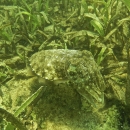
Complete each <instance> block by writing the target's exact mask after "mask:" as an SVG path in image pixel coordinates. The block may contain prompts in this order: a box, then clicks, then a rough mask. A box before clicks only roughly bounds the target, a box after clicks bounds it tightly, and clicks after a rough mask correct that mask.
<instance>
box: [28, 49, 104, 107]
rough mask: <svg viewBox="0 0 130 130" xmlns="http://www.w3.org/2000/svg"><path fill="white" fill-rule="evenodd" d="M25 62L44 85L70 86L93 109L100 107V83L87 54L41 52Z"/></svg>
mask: <svg viewBox="0 0 130 130" xmlns="http://www.w3.org/2000/svg"><path fill="white" fill-rule="evenodd" d="M29 61H30V66H31V68H32V71H33V72H35V74H36V75H37V76H38V77H40V78H42V79H43V82H44V83H45V82H46V81H50V82H53V83H54V84H55V85H58V84H66V87H67V86H72V87H73V88H74V89H76V91H77V92H78V93H79V94H80V95H81V96H82V97H83V99H85V101H87V102H88V103H89V104H91V105H92V106H94V107H95V106H96V107H99V106H100V105H99V104H103V103H104V92H103V91H104V89H105V84H104V80H103V78H102V76H101V74H100V72H99V69H98V66H97V64H96V63H95V61H94V58H93V56H92V54H91V53H90V52H88V51H85V50H84V51H79V50H65V49H54V50H43V51H40V52H37V53H35V54H33V55H32V56H31V58H30V60H29ZM97 104H98V105H97Z"/></svg>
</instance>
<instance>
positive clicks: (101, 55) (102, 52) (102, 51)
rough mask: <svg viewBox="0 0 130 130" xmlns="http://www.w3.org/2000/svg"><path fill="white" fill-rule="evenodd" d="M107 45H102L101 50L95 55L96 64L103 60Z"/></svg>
mask: <svg viewBox="0 0 130 130" xmlns="http://www.w3.org/2000/svg"><path fill="white" fill-rule="evenodd" d="M106 49H107V47H103V48H102V49H101V51H100V52H99V54H98V57H97V64H98V65H100V64H101V62H102V61H103V60H104V58H105V57H106V55H107V54H105V51H106Z"/></svg>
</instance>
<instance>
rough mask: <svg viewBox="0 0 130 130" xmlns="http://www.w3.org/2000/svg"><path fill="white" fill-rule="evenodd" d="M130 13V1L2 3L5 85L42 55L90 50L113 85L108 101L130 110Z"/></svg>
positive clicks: (1, 77) (0, 73)
mask: <svg viewBox="0 0 130 130" xmlns="http://www.w3.org/2000/svg"><path fill="white" fill-rule="evenodd" d="M129 11H130V4H129V2H128V0H122V1H120V0H95V1H91V0H59V1H57V0H53V1H50V0H36V1H35V0H21V1H17V0H1V1H0V86H3V85H4V84H6V83H7V82H8V81H10V80H11V79H13V78H14V77H15V76H16V75H18V72H17V71H18V70H20V69H24V68H25V67H26V65H27V64H28V63H27V60H28V57H30V56H31V55H32V54H33V53H35V52H37V51H40V50H45V49H61V48H62V49H76V50H89V51H91V53H92V54H93V56H94V58H95V61H96V62H97V64H98V66H99V69H100V71H101V73H102V75H103V77H104V79H105V82H107V84H108V88H107V89H106V91H105V96H106V98H107V99H108V100H112V99H116V100H118V101H119V102H122V103H123V104H125V105H128V106H129V100H130V97H129V93H130V61H129V59H130V54H129V48H130V46H129V44H130V39H129V37H130V31H129V28H130V16H129ZM126 84H127V85H126ZM125 91H126V93H125ZM114 103H116V102H114ZM108 122H109V121H108ZM113 129H114V130H115V129H117V128H113Z"/></svg>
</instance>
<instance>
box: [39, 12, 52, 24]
mask: <svg viewBox="0 0 130 130" xmlns="http://www.w3.org/2000/svg"><path fill="white" fill-rule="evenodd" d="M40 13H41V14H42V15H43V17H44V19H45V21H46V22H47V23H50V22H49V20H48V17H47V14H46V13H45V12H44V11H42V12H40Z"/></svg>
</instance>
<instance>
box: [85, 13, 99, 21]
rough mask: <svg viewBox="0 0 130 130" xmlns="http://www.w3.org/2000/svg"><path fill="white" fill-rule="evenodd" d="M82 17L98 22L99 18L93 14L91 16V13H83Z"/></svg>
mask: <svg viewBox="0 0 130 130" xmlns="http://www.w3.org/2000/svg"><path fill="white" fill-rule="evenodd" d="M84 16H85V17H89V18H92V19H94V20H97V21H99V18H98V17H97V16H96V15H95V14H92V13H85V14H84Z"/></svg>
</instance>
